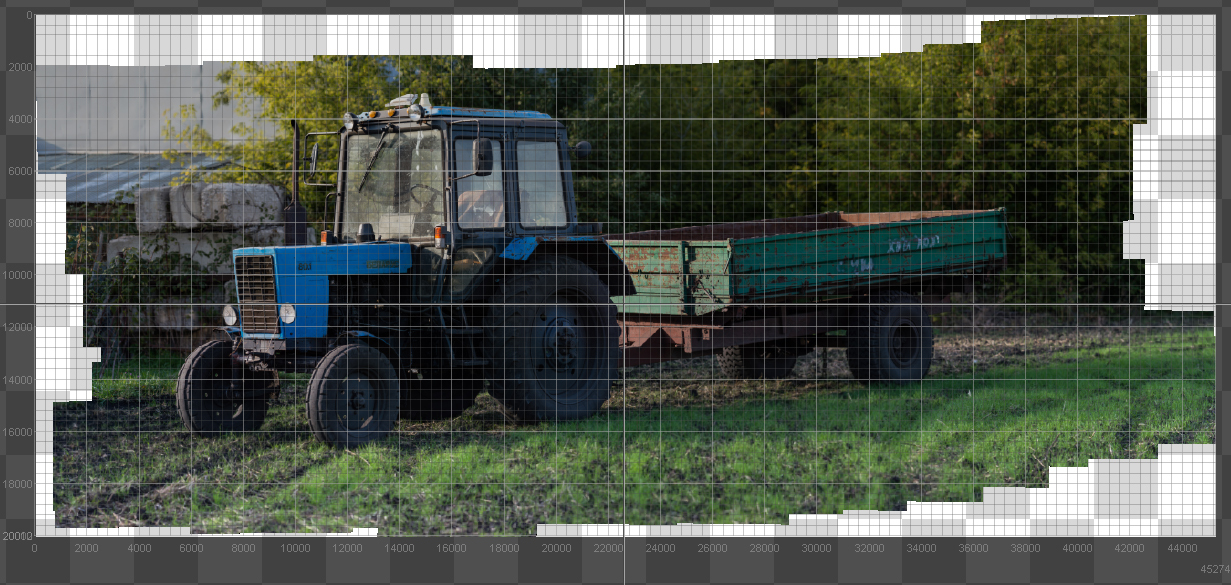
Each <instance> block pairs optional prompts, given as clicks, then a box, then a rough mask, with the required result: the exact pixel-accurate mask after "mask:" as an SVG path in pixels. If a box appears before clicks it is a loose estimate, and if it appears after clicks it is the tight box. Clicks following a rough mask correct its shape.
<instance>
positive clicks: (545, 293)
mask: <svg viewBox="0 0 1231 585" xmlns="http://www.w3.org/2000/svg"><path fill="white" fill-rule="evenodd" d="M501 284H502V293H503V295H502V296H501V297H497V298H498V299H499V300H500V304H497V305H493V306H492V309H491V312H490V313H489V314H488V319H487V322H486V324H485V327H484V335H485V340H484V344H483V349H484V355H485V357H486V358H487V360H488V364H489V365H488V368H489V369H488V372H487V379H488V381H490V382H491V384H492V386H491V390H490V392H491V394H492V396H493V397H494V398H495V399H496V400H498V401H500V403H501V404H502V405H503V406H504V408H505V409H506V411H507V412H508V413H509V414H511V415H512V416H513V417H514V418H516V419H519V420H526V421H531V422H533V421H547V420H575V419H581V418H585V417H588V416H591V415H593V414H594V413H596V412H598V411H599V409H600V408H602V406H603V403H604V402H606V401H607V397H608V395H609V393H610V391H611V380H612V379H613V378H615V377H616V375H618V370H617V364H618V363H619V358H620V347H619V339H620V328H619V326H618V325H617V323H616V309H615V305H614V304H613V303H612V302H611V296H610V294H609V292H608V290H607V286H606V285H605V284H603V282H602V281H601V280H599V278H598V274H596V273H595V272H594V271H593V270H591V269H590V267H588V266H586V265H585V264H583V263H581V262H580V261H578V260H577V259H575V258H572V257H569V256H544V257H541V258H538V259H535V260H531V261H530V263H529V264H527V265H526V266H524V267H521V269H520V270H519V271H517V272H516V273H514V274H511V275H509V276H506V277H505V278H504V282H503V283H501Z"/></svg>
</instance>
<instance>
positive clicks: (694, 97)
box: [165, 16, 1146, 304]
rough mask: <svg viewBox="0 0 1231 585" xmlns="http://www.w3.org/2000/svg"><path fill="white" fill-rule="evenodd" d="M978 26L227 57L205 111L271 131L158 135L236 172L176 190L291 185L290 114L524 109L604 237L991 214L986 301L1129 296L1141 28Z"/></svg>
mask: <svg viewBox="0 0 1231 585" xmlns="http://www.w3.org/2000/svg"><path fill="white" fill-rule="evenodd" d="M982 34H983V37H982V39H980V41H981V42H979V43H977V44H974V43H971V44H957V45H928V46H926V47H924V49H923V51H921V52H918V53H900V54H887V55H883V56H881V57H875V58H858V59H817V60H813V61H805V60H752V61H724V62H720V63H717V64H709V65H637V66H632V67H619V68H615V69H611V70H540V69H536V70H532V69H520V70H517V69H475V68H474V67H473V61H472V60H471V59H470V58H468V57H452V56H450V57H388V58H382V57H318V58H316V60H314V61H312V62H293V63H289V62H277V63H246V62H245V63H235V64H233V65H232V67H231V68H229V69H228V70H226V71H225V72H223V73H222V74H220V76H219V79H220V80H221V81H222V82H223V83H224V85H225V89H224V90H223V91H222V92H220V93H219V94H218V96H216V99H215V102H216V103H217V104H222V103H230V102H232V101H234V102H235V103H237V104H240V105H241V106H242V107H241V108H240V113H254V114H258V115H259V116H262V117H264V118H266V119H271V120H277V121H278V124H277V131H276V135H275V136H272V137H266V136H260V135H258V134H257V133H256V131H255V130H253V129H251V128H247V127H244V126H239V127H237V128H236V133H237V134H238V135H239V136H241V138H242V140H239V141H234V142H229V141H222V140H217V139H215V138H213V137H211V136H209V135H208V134H207V133H205V132H204V131H203V130H202V129H201V128H200V126H199V125H195V124H185V122H186V121H187V120H191V119H193V118H194V117H195V116H196V112H195V111H193V110H192V109H191V108H190V107H185V109H183V110H181V111H180V112H178V113H174V114H172V113H168V120H167V126H166V129H165V131H166V133H167V135H168V136H171V137H174V138H177V139H178V140H179V141H180V143H181V144H183V145H185V146H186V147H188V148H189V149H190V150H191V151H193V152H207V153H210V154H213V155H214V156H216V157H219V158H228V159H230V160H232V161H235V162H236V165H237V166H233V167H228V168H227V169H226V170H225V171H224V172H215V173H210V174H209V175H208V176H202V175H201V174H199V173H197V174H194V173H188V174H187V175H186V176H185V177H184V178H183V180H185V181H189V180H211V181H253V180H258V181H268V182H274V183H276V184H280V185H283V186H284V187H287V188H289V174H288V173H287V172H286V171H287V170H289V168H290V156H291V155H290V152H291V149H290V144H289V136H290V126H289V120H291V119H300V120H304V129H305V131H314V130H315V131H320V130H334V129H336V127H337V126H338V118H339V117H340V116H341V114H342V113H343V112H346V111H352V112H359V111H363V110H367V109H370V108H374V107H379V106H381V105H383V104H384V103H385V102H386V101H387V100H388V99H390V98H392V97H394V96H396V95H400V94H403V93H411V92H414V93H420V92H427V93H428V94H429V95H430V96H431V99H432V101H433V103H435V104H437V105H457V106H473V107H490V108H502V109H533V110H538V111H543V112H547V113H549V114H551V115H552V116H553V117H555V118H557V119H561V120H562V121H563V122H564V123H565V124H566V125H567V126H568V129H569V135H570V137H572V139H573V140H574V141H579V140H589V141H590V142H591V143H593V145H594V154H592V155H591V157H590V159H587V160H582V161H574V171H575V183H574V184H575V187H576V192H577V200H578V208H579V210H580V211H581V216H582V217H581V219H582V221H602V222H604V223H606V224H607V225H608V227H607V228H606V231H608V232H609V233H615V232H617V231H621V230H627V231H638V230H644V229H659V228H670V227H679V226H686V225H698V224H711V223H721V222H730V221H746V220H749V219H761V218H769V217H788V216H795V215H805V214H814V213H821V212H825V211H835V210H841V211H847V212H876V211H899V210H935V209H991V208H995V207H1002V206H1003V207H1006V208H1007V209H1008V212H1009V217H1010V232H1011V234H1012V238H1013V242H1014V245H1013V246H1011V248H1010V267H1009V270H1008V272H1007V274H1006V275H1005V277H1004V278H1003V279H1002V280H1001V281H1000V283H1001V284H1000V285H999V286H998V290H995V291H991V292H993V293H994V294H995V295H996V296H997V298H1003V299H1004V300H1007V301H1011V302H1026V303H1071V302H1082V303H1098V304H1105V303H1130V302H1133V301H1134V300H1136V299H1138V298H1140V296H1141V293H1142V290H1143V288H1144V279H1143V278H1142V276H1141V275H1142V272H1143V270H1142V269H1143V265H1142V264H1141V263H1140V262H1139V261H1136V262H1134V261H1127V260H1124V259H1123V244H1122V237H1123V236H1122V223H1121V222H1123V221H1126V220H1129V219H1131V218H1132V128H1133V124H1139V123H1143V122H1144V121H1145V115H1146V110H1145V96H1146V93H1145V92H1146V77H1145V56H1146V46H1145V17H1143V16H1135V17H1099V18H1068V19H1050V20H1027V21H1021V20H1011V21H1000V22H986V23H984V24H983V33H982ZM322 147H323V148H325V152H324V153H323V154H322V161H335V162H336V160H337V159H336V156H337V153H336V148H334V147H333V145H328V146H326V145H324V144H323V145H322ZM167 156H170V157H177V156H184V153H182V152H168V153H167ZM322 166H326V165H325V164H324V163H323V165H322ZM324 178H325V180H326V181H329V180H333V178H334V177H333V175H332V174H330V175H329V176H328V177H324ZM324 194H325V190H310V189H304V190H301V198H302V200H303V201H304V203H305V206H306V207H307V208H308V212H309V219H310V220H311V221H313V222H321V221H322V220H324V219H325V218H326V217H327V214H326V213H325V211H326V209H325V200H324ZM328 217H331V216H328ZM617 226H618V227H617Z"/></svg>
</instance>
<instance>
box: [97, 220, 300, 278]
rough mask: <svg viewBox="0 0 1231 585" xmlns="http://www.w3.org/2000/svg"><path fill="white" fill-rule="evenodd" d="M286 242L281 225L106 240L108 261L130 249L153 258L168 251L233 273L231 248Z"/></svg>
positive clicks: (208, 268)
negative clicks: (230, 230) (235, 230)
mask: <svg viewBox="0 0 1231 585" xmlns="http://www.w3.org/2000/svg"><path fill="white" fill-rule="evenodd" d="M285 241H286V230H285V229H283V227H282V226H272V227H265V228H261V229H257V230H248V231H239V232H197V233H191V234H185V233H162V234H149V235H135V236H122V237H119V238H116V239H114V240H111V241H110V242H108V243H107V261H108V262H110V261H112V260H114V259H115V258H116V257H117V256H119V255H120V253H121V252H123V251H124V250H126V249H129V248H132V249H135V250H137V252H136V253H139V254H141V257H142V258H145V259H146V260H152V259H154V258H158V257H160V256H162V255H163V254H165V253H168V252H178V253H180V254H184V255H185V256H188V257H190V258H192V260H193V261H194V262H196V263H197V264H200V265H201V266H202V267H204V268H205V271H204V274H232V273H234V271H235V270H234V265H233V264H232V262H231V251H232V250H234V249H235V248H247V247H252V246H281V245H283V243H285Z"/></svg>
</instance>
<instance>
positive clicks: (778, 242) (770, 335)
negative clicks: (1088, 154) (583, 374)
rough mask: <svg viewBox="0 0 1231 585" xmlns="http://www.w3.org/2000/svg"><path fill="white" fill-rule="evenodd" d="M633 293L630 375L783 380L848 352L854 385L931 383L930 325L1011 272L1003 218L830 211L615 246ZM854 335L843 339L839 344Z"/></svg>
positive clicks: (630, 237)
mask: <svg viewBox="0 0 1231 585" xmlns="http://www.w3.org/2000/svg"><path fill="white" fill-rule="evenodd" d="M607 242H608V244H610V245H611V247H612V248H613V249H614V250H615V251H616V254H617V255H619V256H620V258H621V259H622V260H623V261H624V264H625V266H627V268H628V271H629V274H630V276H631V277H632V281H633V283H634V284H635V288H636V294H633V295H629V296H623V297H614V298H613V301H614V302H615V303H616V307H617V311H618V318H619V320H620V324H621V345H622V347H623V348H624V362H623V365H625V366H634V365H640V364H647V363H654V362H659V361H665V360H670V359H681V358H687V357H697V356H703V355H709V354H720V355H719V362H720V364H721V365H722V366H723V370H724V372H726V373H727V374H728V375H731V376H735V377H768V378H775V377H784V376H786V375H788V374H789V373H790V370H791V368H792V367H793V366H794V363H795V360H796V358H797V357H799V356H800V355H803V354H805V353H807V352H809V351H811V350H812V349H813V348H816V347H846V348H847V350H848V352H847V353H848V360H849V361H850V364H851V369H852V371H853V372H854V373H855V374H856V377H862V378H864V379H865V380H866V381H876V380H886V381H892V382H898V383H905V382H910V381H917V380H920V379H922V378H923V377H924V376H925V375H926V373H927V369H928V367H929V366H930V362H931V353H932V350H931V340H932V331H931V318H930V315H931V314H933V313H937V312H940V311H942V310H944V308H945V307H946V306H947V303H948V301H949V298H950V296H951V295H952V294H953V293H954V292H959V291H967V290H969V289H970V288H971V287H972V286H973V284H974V283H975V282H976V281H977V280H978V279H980V278H984V277H986V276H988V275H991V274H994V273H995V272H997V271H999V270H1000V269H1001V268H1002V267H1003V266H1004V263H1005V258H1006V246H1007V237H1006V229H1005V211H1004V209H992V210H985V211H960V210H949V211H923V212H892V213H843V212H831V213H823V214H819V215H810V216H803V217H789V218H782V219H771V220H763V221H750V222H740V223H727V224H717V225H709V226H695V227H686V228H678V229H670V230H655V231H645V232H637V233H629V234H620V235H610V236H607ZM842 331H845V332H846V334H845V335H836V334H835V333H839V332H842Z"/></svg>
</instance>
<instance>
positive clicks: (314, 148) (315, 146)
mask: <svg viewBox="0 0 1231 585" xmlns="http://www.w3.org/2000/svg"><path fill="white" fill-rule="evenodd" d="M319 149H320V145H319V144H313V145H312V164H311V166H310V167H309V168H308V175H309V176H312V175H315V174H316V155H317V151H318V150H319Z"/></svg>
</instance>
